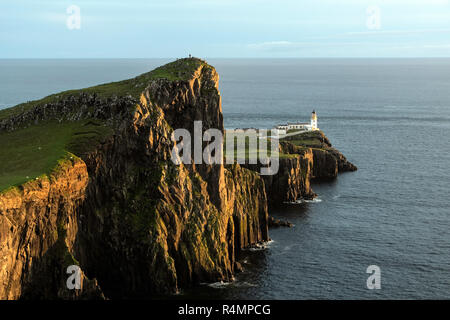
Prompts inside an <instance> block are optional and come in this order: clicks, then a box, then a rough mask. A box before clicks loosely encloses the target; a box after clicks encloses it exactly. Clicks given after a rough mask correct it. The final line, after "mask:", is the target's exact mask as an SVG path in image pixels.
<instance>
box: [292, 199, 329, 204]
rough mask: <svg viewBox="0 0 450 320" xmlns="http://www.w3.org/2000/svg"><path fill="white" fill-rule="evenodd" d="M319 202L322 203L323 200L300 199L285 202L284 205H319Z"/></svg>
mask: <svg viewBox="0 0 450 320" xmlns="http://www.w3.org/2000/svg"><path fill="white" fill-rule="evenodd" d="M319 202H322V199H319V198H314V199H311V200H307V199H298V200H295V201H285V202H284V203H287V204H301V203H319Z"/></svg>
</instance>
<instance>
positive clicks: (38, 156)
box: [0, 58, 212, 191]
mask: <svg viewBox="0 0 450 320" xmlns="http://www.w3.org/2000/svg"><path fill="white" fill-rule="evenodd" d="M201 66H203V67H208V68H212V67H211V66H209V65H208V64H206V62H204V61H203V60H200V59H196V58H189V59H180V60H176V61H174V62H171V63H169V64H166V65H164V66H161V67H158V68H156V69H154V70H153V71H150V72H147V73H144V74H141V75H139V76H137V77H135V78H132V79H128V80H123V81H118V82H111V83H106V84H101V85H98V86H94V87H89V88H85V89H80V90H69V91H64V92H61V93H57V94H53V95H50V96H47V97H45V98H43V99H40V100H35V101H30V102H26V103H22V104H19V105H17V106H15V107H12V108H8V109H4V110H0V122H1V121H8V120H9V119H11V118H14V117H20V116H21V115H23V114H26V113H27V112H30V111H32V110H35V109H39V108H41V107H42V106H44V105H46V104H58V103H59V102H60V101H64V100H67V99H68V98H70V97H74V96H79V95H81V94H88V95H93V94H95V95H96V97H97V98H98V99H100V100H102V99H103V100H104V101H105V103H108V101H109V100H108V99H112V98H113V97H126V96H131V97H132V98H133V99H135V100H136V101H139V100H138V98H139V96H140V94H141V93H142V92H143V91H144V89H145V88H146V87H147V86H148V84H149V83H150V82H151V81H152V80H156V79H167V80H169V81H182V80H189V79H191V78H192V77H193V75H194V73H195V72H196V70H198V68H199V67H201ZM97 101H98V100H97ZM75 107H76V106H75ZM87 107H91V106H89V105H88V106H87ZM62 116H65V115H62ZM34 120H35V119H32V122H30V123H27V124H26V125H25V126H20V127H19V128H18V129H16V130H13V131H9V132H7V131H3V132H2V131H0V146H1V147H0V148H1V150H0V151H1V152H0V191H1V190H4V189H6V188H8V187H11V186H17V185H20V184H22V183H24V182H26V181H28V180H31V179H35V178H36V177H38V176H40V175H42V174H48V173H50V171H51V170H52V168H54V167H55V166H56V165H57V163H58V160H59V159H61V158H63V157H64V156H65V155H66V154H67V152H70V153H73V154H75V155H77V156H81V155H82V154H83V153H85V152H88V151H90V149H91V148H94V147H95V146H96V145H97V144H98V143H99V142H100V141H102V140H104V139H105V138H106V137H108V136H110V135H111V134H112V133H113V131H114V129H113V127H112V126H111V124H108V123H106V122H105V121H102V120H100V119H94V118H87V119H78V120H76V121H60V120H57V119H48V120H45V121H42V120H41V121H39V123H37V124H36V123H34Z"/></svg>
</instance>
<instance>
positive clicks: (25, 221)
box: [0, 155, 102, 299]
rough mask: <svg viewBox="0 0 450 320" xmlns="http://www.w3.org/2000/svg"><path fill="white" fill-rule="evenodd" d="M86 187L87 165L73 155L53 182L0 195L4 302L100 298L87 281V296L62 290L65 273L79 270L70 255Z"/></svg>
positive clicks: (32, 183) (45, 180)
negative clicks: (33, 298)
mask: <svg viewBox="0 0 450 320" xmlns="http://www.w3.org/2000/svg"><path fill="white" fill-rule="evenodd" d="M87 184H88V174H87V170H86V165H85V164H84V162H83V161H81V160H80V159H78V158H76V157H74V156H72V155H71V156H68V158H67V159H65V160H63V161H60V163H59V165H58V166H57V168H55V170H54V172H53V173H52V174H51V175H50V177H49V178H47V177H46V176H43V177H41V178H39V179H37V180H35V181H30V182H27V183H26V184H24V185H22V186H21V187H19V188H13V189H10V190H7V191H5V192H2V193H1V194H0V259H1V261H0V262H1V264H0V265H1V268H0V299H17V298H19V297H25V298H26V297H27V296H39V297H40V298H42V299H45V298H50V297H55V295H56V296H57V297H60V298H62V297H64V298H66V299H74V298H83V297H91V298H92V297H101V295H102V294H101V291H100V289H99V287H98V286H97V284H96V282H95V280H93V281H89V280H88V279H87V278H85V277H84V279H83V284H84V290H81V291H78V292H73V291H68V290H61V289H64V288H65V287H66V286H65V283H64V278H65V276H64V274H65V271H66V269H65V267H67V266H69V265H78V263H77V261H76V260H75V259H74V258H73V256H72V254H71V252H72V249H73V244H74V240H75V237H76V233H77V229H78V226H77V218H78V213H79V206H80V204H81V203H82V202H83V200H84V197H85V189H86V186H87ZM49 272H51V273H50V274H49Z"/></svg>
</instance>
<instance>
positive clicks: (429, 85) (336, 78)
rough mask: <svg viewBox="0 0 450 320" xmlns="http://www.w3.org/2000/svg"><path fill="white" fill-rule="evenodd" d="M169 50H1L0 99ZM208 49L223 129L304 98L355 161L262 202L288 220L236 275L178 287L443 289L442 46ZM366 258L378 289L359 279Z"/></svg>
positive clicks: (224, 293) (286, 294)
mask: <svg viewBox="0 0 450 320" xmlns="http://www.w3.org/2000/svg"><path fill="white" fill-rule="evenodd" d="M171 60H172V59H137V60H136V59H130V60H127V59H110V60H108V59H102V60H89V59H80V60H72V59H71V60H51V59H47V60H0V109H2V108H6V107H10V106H14V105H16V104H18V103H21V102H25V101H28V100H33V99H38V98H42V97H44V96H46V95H49V94H52V93H57V92H59V91H62V90H68V89H76V88H83V87H88V86H92V85H96V84H100V83H104V82H110V81H117V80H122V79H127V78H130V77H133V76H136V75H138V74H141V73H144V72H147V71H150V70H152V69H153V68H155V67H157V66H159V65H161V64H164V63H166V62H169V61H171ZM207 61H208V62H209V63H210V64H212V65H213V66H215V67H216V69H217V70H218V72H219V74H220V91H221V95H222V108H223V114H224V122H225V127H226V128H240V127H255V128H270V127H273V126H274V125H276V124H279V123H285V122H288V121H291V122H293V121H302V122H304V121H309V119H310V115H311V112H312V110H315V111H316V112H317V115H318V125H319V127H320V129H321V130H322V131H323V132H324V133H325V134H326V135H327V136H328V138H329V139H330V140H331V142H332V143H333V145H334V146H335V147H336V148H337V149H339V150H340V151H341V152H342V153H343V154H344V155H345V156H346V157H347V158H348V160H350V161H351V162H353V163H354V164H355V165H356V166H357V167H358V171H356V172H351V173H343V174H341V175H339V177H338V178H337V179H335V180H333V181H328V182H320V183H313V189H314V191H315V192H316V193H317V194H318V197H317V198H316V199H315V200H313V201H307V202H301V203H296V204H285V203H278V204H275V207H274V208H272V209H270V214H271V215H273V216H275V217H276V218H280V219H284V220H288V221H290V222H291V223H293V224H294V227H293V228H276V229H271V230H270V237H271V239H272V240H271V241H270V242H269V243H267V244H266V245H265V246H264V247H262V248H259V249H252V250H247V251H244V252H243V254H242V256H241V259H242V261H243V267H244V272H243V273H240V274H238V275H237V276H236V279H235V281H233V282H231V283H213V284H211V283H205V284H202V285H200V286H199V287H196V288H193V289H190V290H189V291H185V292H182V293H181V294H180V295H181V297H196V298H212V299H214V298H217V299H449V298H450V138H449V137H450V59H444V58H443V59H425V58H423V59H363V58H361V59H207ZM0 151H1V146H0ZM370 266H376V267H375V268H376V270H378V271H379V273H378V272H377V273H376V274H375V276H379V278H378V279H379V284H380V288H379V289H376V288H375V289H373V286H370V285H369V286H368V279H369V284H370V283H372V282H371V281H372V280H373V279H374V278H373V276H374V274H373V272H370V270H373V269H370ZM368 268H369V270H368ZM372 268H373V267H372ZM367 271H369V273H368V272H367ZM370 288H372V289H370Z"/></svg>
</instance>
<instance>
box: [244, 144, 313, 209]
mask: <svg viewBox="0 0 450 320" xmlns="http://www.w3.org/2000/svg"><path fill="white" fill-rule="evenodd" d="M283 146H284V147H287V145H286V144H285V143H283V142H282V143H281V144H280V148H281V149H283ZM291 146H292V147H293V148H295V146H293V145H291ZM291 151H292V157H288V158H280V159H279V170H278V172H277V173H276V174H275V175H265V176H262V178H263V180H264V184H265V187H266V194H267V197H268V200H269V203H270V204H279V203H282V202H294V201H296V200H299V199H312V198H314V197H315V193H314V192H313V190H312V188H311V183H310V180H311V178H312V172H313V164H314V161H313V153H312V150H311V149H301V150H300V149H298V148H297V149H295V152H294V150H291ZM243 166H244V167H246V168H248V169H250V170H253V171H256V172H259V171H260V170H261V165H259V164H258V165H250V164H245V165H243Z"/></svg>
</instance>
